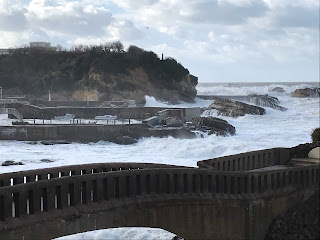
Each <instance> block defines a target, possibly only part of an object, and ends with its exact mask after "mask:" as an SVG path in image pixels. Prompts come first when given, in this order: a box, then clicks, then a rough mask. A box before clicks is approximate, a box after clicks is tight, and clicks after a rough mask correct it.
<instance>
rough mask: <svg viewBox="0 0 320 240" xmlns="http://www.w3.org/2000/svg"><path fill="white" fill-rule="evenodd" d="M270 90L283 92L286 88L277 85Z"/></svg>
mask: <svg viewBox="0 0 320 240" xmlns="http://www.w3.org/2000/svg"><path fill="white" fill-rule="evenodd" d="M270 92H276V93H283V92H285V90H284V89H283V88H282V87H275V88H272V89H271V90H270Z"/></svg>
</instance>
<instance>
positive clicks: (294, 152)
mask: <svg viewBox="0 0 320 240" xmlns="http://www.w3.org/2000/svg"><path fill="white" fill-rule="evenodd" d="M316 147H320V142H316V143H305V144H299V145H298V146H295V147H293V148H291V149H290V156H291V158H307V157H308V154H309V152H310V151H311V150H312V149H314V148H316Z"/></svg>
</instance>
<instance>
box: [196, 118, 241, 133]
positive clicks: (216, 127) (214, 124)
mask: <svg viewBox="0 0 320 240" xmlns="http://www.w3.org/2000/svg"><path fill="white" fill-rule="evenodd" d="M192 123H193V124H194V125H195V128H196V129H197V130H201V131H207V132H209V135H211V134H215V135H217V136H227V135H229V134H230V135H234V134H235V132H236V129H235V127H234V126H232V125H231V124H229V123H228V122H227V121H225V120H223V119H220V118H215V117H199V118H194V119H193V121H192Z"/></svg>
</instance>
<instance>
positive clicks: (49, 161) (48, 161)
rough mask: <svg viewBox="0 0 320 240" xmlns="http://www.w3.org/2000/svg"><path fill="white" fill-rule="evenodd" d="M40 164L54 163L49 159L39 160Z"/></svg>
mask: <svg viewBox="0 0 320 240" xmlns="http://www.w3.org/2000/svg"><path fill="white" fill-rule="evenodd" d="M40 162H44V163H52V162H54V161H53V160H50V159H41V160H40Z"/></svg>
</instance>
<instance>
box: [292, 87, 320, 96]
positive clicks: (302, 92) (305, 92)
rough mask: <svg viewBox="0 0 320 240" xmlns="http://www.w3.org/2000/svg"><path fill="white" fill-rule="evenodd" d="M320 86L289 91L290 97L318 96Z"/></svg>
mask: <svg viewBox="0 0 320 240" xmlns="http://www.w3.org/2000/svg"><path fill="white" fill-rule="evenodd" d="M319 96H320V88H304V89H296V90H295V91H294V92H292V93H291V97H299V98H307V97H319Z"/></svg>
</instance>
